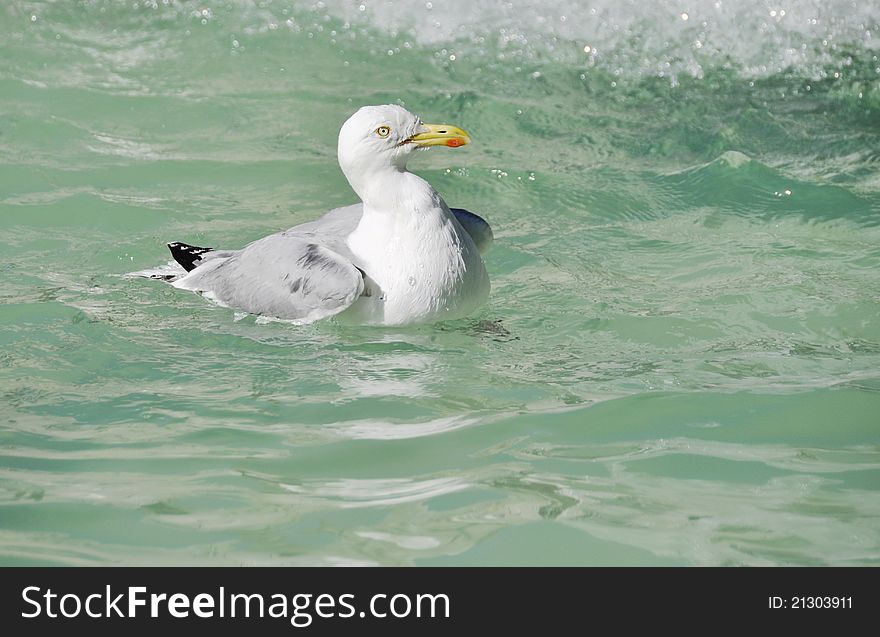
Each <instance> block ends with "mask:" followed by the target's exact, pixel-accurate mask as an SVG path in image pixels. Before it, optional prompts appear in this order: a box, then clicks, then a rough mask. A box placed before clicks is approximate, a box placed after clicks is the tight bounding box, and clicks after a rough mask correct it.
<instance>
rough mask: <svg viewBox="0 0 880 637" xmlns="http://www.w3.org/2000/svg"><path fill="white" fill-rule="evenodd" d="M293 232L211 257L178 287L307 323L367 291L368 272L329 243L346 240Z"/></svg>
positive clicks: (237, 306)
mask: <svg viewBox="0 0 880 637" xmlns="http://www.w3.org/2000/svg"><path fill="white" fill-rule="evenodd" d="M313 223H314V222H313ZM292 230H293V231H290V230H289V231H286V232H280V233H278V234H273V235H269V236H268V237H264V238H263V239H259V240H257V241H254V242H253V243H251V244H249V245H248V246H246V247H245V248H244V249H242V250H237V251H225V252H218V253H217V256H211V254H212V253H210V254H209V255H205V258H204V259H203V260H202V262H200V263H199V265H198V267H196V268H195V269H194V270H192V272H189V273H188V274H186V275H185V276H183V277H181V278H179V279H177V280H176V281H174V283H173V285H174V286H175V287H178V288H181V289H184V290H192V291H194V292H201V293H203V294H204V295H205V296H207V297H209V298H211V299H213V300H215V301H217V302H219V303H221V304H222V305H225V306H228V307H231V308H234V309H238V310H243V311H245V312H249V313H251V314H262V315H266V316H273V317H277V318H282V319H291V320H295V321H300V322H303V323H310V322H312V321H317V320H319V319H322V318H326V317H328V316H333V315H334V314H338V313H339V312H342V311H343V310H345V309H346V308H347V307H349V306H350V305H351V304H352V303H353V302H354V301H355V300H356V299H357V298H358V297H359V296H360V295H361V294H362V293H363V291H364V279H363V273H362V272H361V270H359V269H358V268H357V266H355V264H354V263H353V261H352V259H351V255H350V254H340V252H338V251H336V250H334V249H333V247H331V246H328V245H327V243H330V244H334V247H338V246H344V241H343V240H339V241H337V240H336V237H331V238H329V240H328V241H321V238H320V237H319V236H317V234H318V233H314V232H313V233H306V234H305V235H300V234H299V232H298V228H295V229H292ZM343 239H344V235H343ZM345 252H347V249H346V250H345Z"/></svg>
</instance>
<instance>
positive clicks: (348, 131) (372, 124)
mask: <svg viewBox="0 0 880 637" xmlns="http://www.w3.org/2000/svg"><path fill="white" fill-rule="evenodd" d="M470 140H471V138H470V136H468V134H467V133H465V132H464V131H463V130H461V129H460V128H458V127H457V126H451V125H448V124H425V123H423V122H422V120H421V119H419V118H418V117H417V116H415V115H413V114H412V113H410V112H409V111H408V110H406V109H405V108H403V107H402V106H396V105H394V104H385V105H383V106H364V107H362V108H360V109H359V110H358V111H357V112H356V113H355V114H354V115H352V116H351V117H349V118H348V119H347V120H346V122H345V123H344V124H343V125H342V129H341V130H340V131H339V146H338V157H339V165H340V166H341V167H342V171H343V172H344V173H345V175H346V177H348V180H349V181H350V182H354V181H355V179H354V178H356V177H360V176H366V175H368V174H370V173H374V172H377V171H381V170H383V169H388V168H392V169H396V170H405V169H406V162H407V160H408V159H409V156H410V155H411V154H412V152H413V151H414V150H416V149H419V148H430V147H431V146H449V147H452V148H457V147H458V146H464V145H465V144H467V143H468V142H470ZM352 185H354V184H352Z"/></svg>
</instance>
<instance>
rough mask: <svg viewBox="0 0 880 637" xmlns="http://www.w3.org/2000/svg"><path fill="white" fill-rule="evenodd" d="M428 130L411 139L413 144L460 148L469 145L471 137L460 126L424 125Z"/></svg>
mask: <svg viewBox="0 0 880 637" xmlns="http://www.w3.org/2000/svg"><path fill="white" fill-rule="evenodd" d="M422 126H423V127H424V128H426V129H427V130H426V131H424V132H421V133H418V134H417V135H413V136H412V137H410V138H409V141H411V142H412V143H413V144H416V145H418V146H449V147H451V148H458V147H459V146H464V145H465V144H469V143H470V141H471V137H470V135H468V134H467V133H465V132H464V131H463V130H461V129H460V128H459V127H458V126H451V125H450V124H422Z"/></svg>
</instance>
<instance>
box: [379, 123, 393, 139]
mask: <svg viewBox="0 0 880 637" xmlns="http://www.w3.org/2000/svg"><path fill="white" fill-rule="evenodd" d="M376 134H377V135H378V136H379V137H388V136H389V135H390V134H391V129H390V128H389V127H388V126H380V127H379V128H377V129H376Z"/></svg>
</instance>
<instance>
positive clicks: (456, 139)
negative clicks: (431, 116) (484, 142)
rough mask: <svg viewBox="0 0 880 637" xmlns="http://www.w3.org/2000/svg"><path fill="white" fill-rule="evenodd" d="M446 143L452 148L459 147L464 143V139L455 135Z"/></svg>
mask: <svg viewBox="0 0 880 637" xmlns="http://www.w3.org/2000/svg"><path fill="white" fill-rule="evenodd" d="M446 145H447V146H449V147H450V148H458V147H459V146H463V145H464V140H463V139H461V138H460V137H453V138H452V139H448V140H447V141H446Z"/></svg>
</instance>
